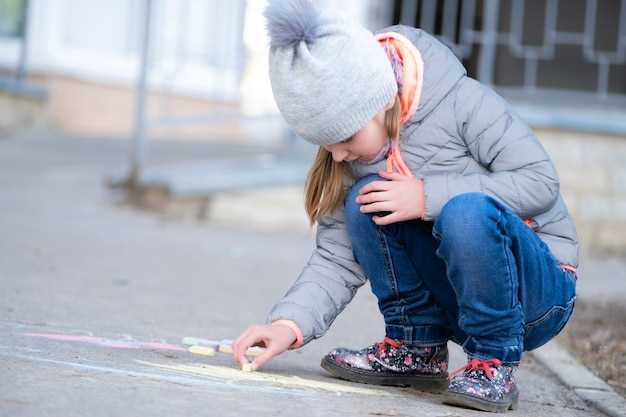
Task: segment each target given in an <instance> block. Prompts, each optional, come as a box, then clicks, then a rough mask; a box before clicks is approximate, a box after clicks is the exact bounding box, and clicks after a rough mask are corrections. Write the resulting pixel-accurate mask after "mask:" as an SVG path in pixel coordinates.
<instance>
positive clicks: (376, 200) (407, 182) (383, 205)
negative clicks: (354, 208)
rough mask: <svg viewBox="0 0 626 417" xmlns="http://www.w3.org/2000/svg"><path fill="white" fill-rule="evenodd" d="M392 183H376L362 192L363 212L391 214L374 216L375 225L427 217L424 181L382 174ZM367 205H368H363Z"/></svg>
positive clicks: (360, 193) (360, 191)
mask: <svg viewBox="0 0 626 417" xmlns="http://www.w3.org/2000/svg"><path fill="white" fill-rule="evenodd" d="M378 174H379V175H380V176H381V177H383V178H386V179H388V180H391V181H372V182H370V183H369V184H366V185H365V186H363V188H361V189H360V190H359V196H358V197H357V203H359V204H362V205H361V213H370V212H377V211H391V212H392V213H391V214H388V215H386V216H382V217H381V216H372V220H373V221H374V223H376V224H378V225H386V224H390V223H394V222H400V221H404V220H412V219H421V218H422V217H423V216H424V198H425V197H424V182H423V181H422V179H418V178H415V177H414V176H406V175H402V174H398V173H397V172H393V173H388V172H386V171H383V170H381V171H378ZM363 203H367V204H363Z"/></svg>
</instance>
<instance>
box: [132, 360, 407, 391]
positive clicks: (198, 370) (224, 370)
mask: <svg viewBox="0 0 626 417" xmlns="http://www.w3.org/2000/svg"><path fill="white" fill-rule="evenodd" d="M135 362H137V363H141V364H143V365H149V366H153V367H156V368H159V369H167V370H170V371H177V372H182V373H185V374H192V375H202V376H205V377H211V378H215V379H221V380H227V381H232V382H264V383H269V384H278V385H281V386H284V387H287V388H305V389H316V390H322V391H329V392H333V393H346V394H364V395H379V396H380V395H383V396H394V395H395V394H393V393H391V392H388V391H383V390H379V389H373V388H361V387H355V386H352V385H347V384H339V383H334V382H325V381H318V380H314V379H306V378H301V377H299V376H295V375H293V376H285V375H276V374H269V373H265V372H260V371H256V372H242V371H241V370H239V369H234V368H228V367H225V366H214V365H207V364H202V365H199V366H198V365H166V364H158V363H152V362H147V361H143V360H139V359H136V360H135Z"/></svg>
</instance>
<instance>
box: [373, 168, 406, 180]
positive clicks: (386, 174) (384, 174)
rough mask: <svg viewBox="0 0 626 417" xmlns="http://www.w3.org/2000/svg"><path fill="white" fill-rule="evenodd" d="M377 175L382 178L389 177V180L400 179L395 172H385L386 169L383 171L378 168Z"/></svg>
mask: <svg viewBox="0 0 626 417" xmlns="http://www.w3.org/2000/svg"><path fill="white" fill-rule="evenodd" d="M378 175H380V176H381V177H383V178H388V179H391V180H396V179H400V178H401V177H402V176H401V175H400V174H398V173H397V172H386V171H383V170H380V171H379V172H378Z"/></svg>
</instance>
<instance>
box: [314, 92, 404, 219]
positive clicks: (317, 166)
mask: <svg viewBox="0 0 626 417" xmlns="http://www.w3.org/2000/svg"><path fill="white" fill-rule="evenodd" d="M401 113H402V106H401V103H400V97H399V96H397V95H396V97H395V101H394V103H393V107H391V108H390V109H389V110H387V111H386V112H385V122H384V123H385V130H386V132H387V137H388V139H396V138H398V136H399V135H400V115H401ZM344 176H351V177H352V176H353V175H352V172H351V170H350V167H349V165H348V164H347V163H345V162H344V161H342V162H335V161H334V160H333V157H332V154H331V153H330V152H328V151H327V150H326V149H324V147H323V146H320V147H319V149H318V150H317V155H316V157H315V160H314V161H313V165H312V166H311V168H310V169H309V172H308V174H307V177H306V181H305V184H304V208H305V210H306V214H307V217H308V218H309V224H310V227H313V225H314V224H315V222H316V221H317V220H318V219H319V218H320V216H325V215H329V214H331V213H332V212H334V211H335V210H336V209H337V208H339V207H340V206H341V205H343V200H344V198H345V194H346V192H347V187H345V186H344V182H343V178H344Z"/></svg>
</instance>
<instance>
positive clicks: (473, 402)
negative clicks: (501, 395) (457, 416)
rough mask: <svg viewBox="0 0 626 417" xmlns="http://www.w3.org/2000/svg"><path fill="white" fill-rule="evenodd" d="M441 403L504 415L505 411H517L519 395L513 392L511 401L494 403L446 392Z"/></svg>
mask: <svg viewBox="0 0 626 417" xmlns="http://www.w3.org/2000/svg"><path fill="white" fill-rule="evenodd" d="M443 403H444V404H450V405H456V406H461V407H465V408H472V409H474V410H480V411H491V412H493V413H504V412H505V411H507V410H517V407H518V404H519V393H518V392H517V391H516V392H514V393H513V394H512V396H511V401H507V402H495V401H488V400H483V399H481V398H476V397H472V396H471V395H466V394H460V393H458V392H450V391H448V392H446V393H445V394H444V397H443Z"/></svg>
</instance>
